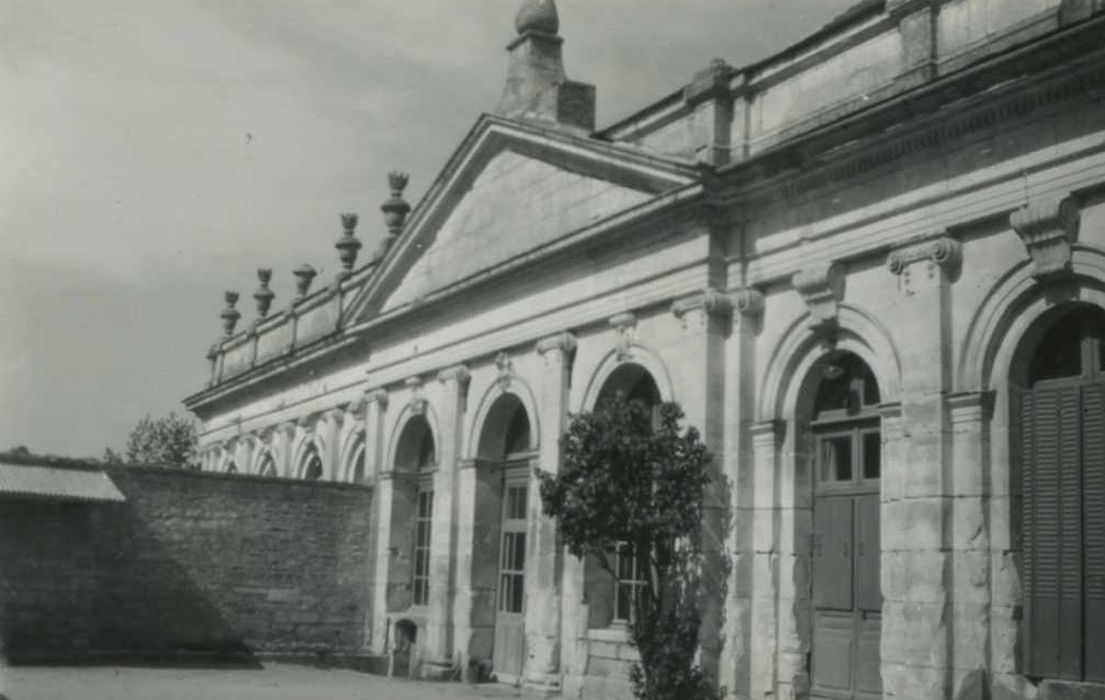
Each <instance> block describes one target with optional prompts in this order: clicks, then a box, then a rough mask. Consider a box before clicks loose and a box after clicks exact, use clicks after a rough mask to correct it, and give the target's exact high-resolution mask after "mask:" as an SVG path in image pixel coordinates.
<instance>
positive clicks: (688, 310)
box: [672, 289, 733, 683]
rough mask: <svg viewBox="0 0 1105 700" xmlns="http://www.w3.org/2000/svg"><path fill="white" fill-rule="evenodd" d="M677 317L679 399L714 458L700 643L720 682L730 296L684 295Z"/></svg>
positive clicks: (708, 670)
mask: <svg viewBox="0 0 1105 700" xmlns="http://www.w3.org/2000/svg"><path fill="white" fill-rule="evenodd" d="M672 313H673V314H675V316H676V317H677V318H679V320H680V321H681V322H682V326H683V338H682V342H681V343H680V345H679V355H680V358H681V362H680V368H681V369H682V376H681V381H680V387H679V395H680V397H681V400H682V407H683V412H684V414H685V416H686V421H687V424H688V425H690V426H693V427H695V428H697V429H698V431H699V433H700V434H701V436H702V441H703V442H704V443H705V445H706V447H707V448H708V449H709V450H710V452H711V453H713V455H714V462H713V464H712V465H711V472H710V484H709V485H708V486H707V488H706V493H705V494H704V495H705V502H704V506H705V507H704V513H703V515H704V522H703V531H704V532H703V535H704V538H703V545H704V553H705V562H704V570H703V580H702V583H703V587H704V590H705V600H706V604H705V609H704V610H703V615H702V627H701V629H700V631H699V639H700V640H701V645H702V654H701V663H702V666H703V669H704V670H705V671H706V673H707V674H708V675H709V676H710V677H711V678H712V679H713V680H714V682H715V683H716V682H717V681H718V678H719V677H718V663H719V661H720V657H721V621H722V615H723V612H724V607H723V606H724V600H723V599H722V598H723V594H722V591H723V590H724V588H725V579H726V572H725V564H724V555H725V542H726V538H727V536H728V532H727V529H728V519H729V515H730V508H731V504H730V503H729V489H728V486H729V484H728V479H727V475H726V474H725V472H724V469H725V462H726V455H725V439H724V437H725V424H724V418H725V416H724V400H725V387H726V385H727V382H726V371H725V338H726V335H727V333H728V332H729V326H730V322H731V318H732V315H733V303H732V301H731V300H730V299H729V297H728V296H727V295H725V294H722V293H721V292H718V291H717V290H714V289H707V290H705V291H703V292H700V293H698V294H694V295H692V296H689V297H685V298H683V299H680V300H678V301H676V302H675V303H674V304H672Z"/></svg>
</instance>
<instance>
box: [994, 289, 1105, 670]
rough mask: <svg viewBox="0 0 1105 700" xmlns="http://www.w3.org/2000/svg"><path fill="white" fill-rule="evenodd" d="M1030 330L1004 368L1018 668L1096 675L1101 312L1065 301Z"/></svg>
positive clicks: (1104, 446)
mask: <svg viewBox="0 0 1105 700" xmlns="http://www.w3.org/2000/svg"><path fill="white" fill-rule="evenodd" d="M1033 331H1034V332H1033ZM1033 331H1030V335H1029V336H1027V337H1026V339H1025V341H1024V342H1023V343H1022V345H1023V346H1024V347H1023V348H1021V351H1020V352H1018V357H1017V358H1015V360H1014V368H1013V376H1011V377H1010V380H1011V381H1010V384H1011V386H1012V390H1011V393H1012V398H1013V407H1014V408H1013V413H1014V415H1013V421H1012V427H1013V430H1012V431H1011V442H1012V445H1011V450H1010V454H1012V455H1013V462H1014V463H1013V465H1012V466H1013V469H1012V475H1013V493H1014V504H1013V532H1014V535H1015V545H1016V546H1019V550H1020V562H1021V581H1022V593H1023V596H1024V599H1023V602H1024V613H1023V615H1022V618H1021V620H1022V644H1021V649H1022V652H1023V654H1022V659H1021V660H1022V667H1023V671H1024V673H1025V674H1026V675H1028V676H1030V677H1036V678H1055V679H1063V680H1072V681H1105V371H1103V370H1105V357H1103V354H1102V348H1103V347H1105V313H1103V312H1102V311H1101V310H1100V309H1097V308H1095V307H1090V306H1086V305H1071V306H1068V307H1064V308H1060V309H1059V310H1057V311H1055V312H1054V313H1053V314H1052V315H1051V316H1050V317H1048V318H1045V319H1042V320H1041V322H1040V326H1039V328H1038V329H1033Z"/></svg>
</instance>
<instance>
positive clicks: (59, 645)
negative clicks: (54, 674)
mask: <svg viewBox="0 0 1105 700" xmlns="http://www.w3.org/2000/svg"><path fill="white" fill-rule="evenodd" d="M3 506H4V507H3V509H2V511H0V562H3V566H0V598H2V601H3V602H2V608H0V611H2V624H3V631H2V632H0V635H2V640H3V645H4V648H5V649H6V650H7V651H8V658H9V660H10V661H11V663H12V664H16V665H19V664H60V663H64V664H73V663H105V662H128V663H143V664H144V663H149V664H159V665H160V664H174V665H175V664H184V665H186V664H205V665H206V664H213V663H214V664H220V665H223V664H225V665H233V666H244V667H260V664H259V663H258V662H257V661H256V659H254V657H253V654H252V653H251V651H250V650H249V648H248V647H247V646H246V645H245V644H244V643H243V641H242V640H241V638H240V636H239V634H238V633H237V631H236V630H235V629H234V628H233V627H232V626H231V625H230V624H229V623H228V622H227V620H226V619H225V617H224V616H223V614H222V613H221V612H220V611H219V610H218V608H216V606H215V605H213V604H212V603H211V602H210V601H209V600H208V598H207V596H206V595H205V594H204V592H203V591H202V590H201V588H200V587H199V586H198V585H197V584H196V582H194V581H193V580H192V578H191V577H190V576H189V574H188V572H187V571H186V570H185V569H184V567H183V566H181V565H180V564H179V563H178V562H177V561H176V560H175V559H174V558H173V556H172V555H171V553H170V552H168V551H167V549H166V547H165V546H164V545H163V544H162V543H161V542H159V541H158V540H157V538H156V537H154V536H153V535H152V534H151V533H150V530H149V528H148V526H147V525H146V523H145V522H144V521H143V520H142V519H141V518H140V517H138V515H137V514H136V513H135V512H134V510H133V509H132V508H131V507H130V506H129V505H127V504H88V503H76V502H52V501H45V500H43V501H34V500H16V499H12V500H6V501H5V502H4V504H3Z"/></svg>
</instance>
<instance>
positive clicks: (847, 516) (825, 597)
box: [812, 496, 852, 611]
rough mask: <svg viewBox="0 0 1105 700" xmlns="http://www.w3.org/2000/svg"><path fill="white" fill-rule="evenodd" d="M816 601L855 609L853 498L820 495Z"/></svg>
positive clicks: (816, 530) (816, 515) (815, 535)
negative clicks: (853, 603)
mask: <svg viewBox="0 0 1105 700" xmlns="http://www.w3.org/2000/svg"><path fill="white" fill-rule="evenodd" d="M812 544H813V575H814V580H813V604H814V607H816V608H818V609H821V610H826V609H828V610H848V611H851V610H852V498H851V497H850V496H826V497H821V498H818V499H817V501H816V504H815V505H814V511H813V542H812Z"/></svg>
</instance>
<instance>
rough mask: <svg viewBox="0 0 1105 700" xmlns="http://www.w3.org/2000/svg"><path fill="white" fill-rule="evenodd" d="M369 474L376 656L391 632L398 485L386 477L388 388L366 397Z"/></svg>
mask: <svg viewBox="0 0 1105 700" xmlns="http://www.w3.org/2000/svg"><path fill="white" fill-rule="evenodd" d="M365 398H366V399H367V402H368V405H367V406H366V407H365V453H364V454H365V473H366V474H367V475H371V479H372V484H373V489H372V509H373V510H372V513H373V515H374V516H375V520H376V527H374V528H372V530H373V532H372V539H371V540H370V541H369V557H370V559H369V561H371V562H372V567H373V569H372V588H371V591H372V593H371V595H372V601H371V605H370V608H369V614H370V615H371V620H372V623H371V630H370V631H369V632H368V633H367V634H366V636H367V637H368V638H367V639H366V640H365V641H366V642H367V643H368V646H369V649H371V650H372V653H373V654H383V653H385V652H386V651H387V648H386V647H387V631H388V614H387V613H388V597H387V596H388V557H389V552H388V542H389V541H390V539H391V503H392V489H393V487H394V484H393V482H392V480H391V479H390V478H388V479H385V478H383V476H384V474H385V473H386V472H390V470H388V469H386V468H385V466H384V463H383V460H384V450H383V444H384V415H385V414H386V412H387V408H388V393H387V391H385V390H384V389H377V390H375V391H372V392H368V393H367V394H366V396H365Z"/></svg>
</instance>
